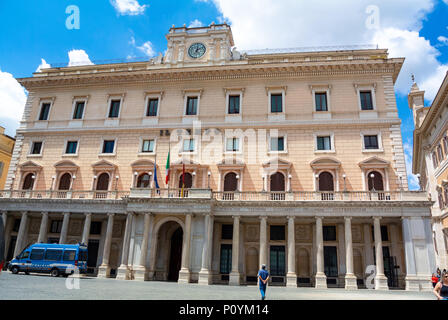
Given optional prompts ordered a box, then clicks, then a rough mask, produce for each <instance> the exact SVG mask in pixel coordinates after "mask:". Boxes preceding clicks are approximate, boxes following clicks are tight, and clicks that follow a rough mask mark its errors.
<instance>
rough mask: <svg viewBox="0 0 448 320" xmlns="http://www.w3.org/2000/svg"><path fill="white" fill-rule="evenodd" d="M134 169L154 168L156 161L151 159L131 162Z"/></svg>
mask: <svg viewBox="0 0 448 320" xmlns="http://www.w3.org/2000/svg"><path fill="white" fill-rule="evenodd" d="M131 167H132V169H134V170H149V169H153V168H154V162H152V161H151V160H137V161H135V162H133V163H132V164H131Z"/></svg>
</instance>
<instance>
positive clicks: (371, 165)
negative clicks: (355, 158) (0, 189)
mask: <svg viewBox="0 0 448 320" xmlns="http://www.w3.org/2000/svg"><path fill="white" fill-rule="evenodd" d="M358 165H359V166H360V167H361V168H362V169H383V168H387V167H389V166H390V162H389V161H386V160H383V159H381V158H378V157H376V156H373V157H370V158H368V159H366V160H363V161H361V162H360V163H358Z"/></svg>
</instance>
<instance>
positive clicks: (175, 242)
mask: <svg viewBox="0 0 448 320" xmlns="http://www.w3.org/2000/svg"><path fill="white" fill-rule="evenodd" d="M182 239H183V232H182V228H178V229H177V230H176V231H175V232H174V233H173V235H172V236H171V249H170V261H169V271H168V281H177V280H179V271H180V268H181V263H182Z"/></svg>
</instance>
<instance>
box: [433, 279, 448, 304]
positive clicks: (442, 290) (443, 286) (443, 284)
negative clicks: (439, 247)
mask: <svg viewBox="0 0 448 320" xmlns="http://www.w3.org/2000/svg"><path fill="white" fill-rule="evenodd" d="M434 294H435V295H436V297H437V299H438V300H448V273H447V272H443V273H442V278H441V280H440V282H439V283H437V285H436V287H435V288H434Z"/></svg>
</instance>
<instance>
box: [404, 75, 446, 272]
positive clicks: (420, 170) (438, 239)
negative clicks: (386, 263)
mask: <svg viewBox="0 0 448 320" xmlns="http://www.w3.org/2000/svg"><path fill="white" fill-rule="evenodd" d="M447 96H448V74H447V76H445V79H444V80H443V83H442V85H441V86H440V89H439V92H438V93H437V96H436V98H435V99H434V101H433V103H432V105H431V106H430V107H425V106H424V97H425V92H424V91H421V90H420V89H419V88H418V86H417V84H416V83H414V85H413V87H412V89H411V92H410V93H409V107H410V108H411V110H412V111H413V114H414V123H415V131H414V156H413V172H414V174H418V175H419V179H420V186H421V189H423V190H425V191H427V192H428V194H429V196H430V198H431V200H432V201H433V206H432V208H431V213H432V233H433V236H432V237H433V242H434V248H435V253H436V262H437V266H438V267H439V268H440V269H441V270H442V269H448V242H447V241H448V239H447V236H448V160H447V154H448V112H447V111H446V108H447V107H448V98H447Z"/></svg>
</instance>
